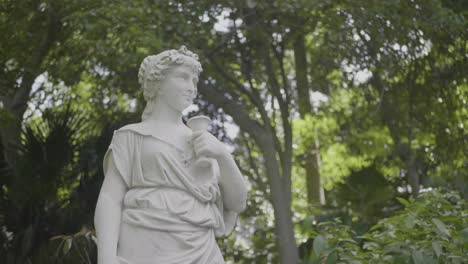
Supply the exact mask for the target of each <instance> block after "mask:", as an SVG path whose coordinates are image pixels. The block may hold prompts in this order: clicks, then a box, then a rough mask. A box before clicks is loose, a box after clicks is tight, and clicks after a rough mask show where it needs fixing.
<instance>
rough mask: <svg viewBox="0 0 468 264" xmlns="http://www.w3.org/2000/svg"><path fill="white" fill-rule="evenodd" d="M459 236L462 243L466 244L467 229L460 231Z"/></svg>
mask: <svg viewBox="0 0 468 264" xmlns="http://www.w3.org/2000/svg"><path fill="white" fill-rule="evenodd" d="M460 236H461V237H462V239H463V242H468V227H467V228H465V229H463V230H462V231H460Z"/></svg>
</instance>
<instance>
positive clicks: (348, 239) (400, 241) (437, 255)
mask: <svg viewBox="0 0 468 264" xmlns="http://www.w3.org/2000/svg"><path fill="white" fill-rule="evenodd" d="M397 199H398V201H399V202H400V203H402V204H403V205H404V206H405V208H404V209H403V210H401V211H399V212H398V213H397V214H396V215H394V216H392V217H389V218H385V219H383V220H381V221H379V222H378V223H377V224H376V225H374V226H373V227H372V228H371V229H370V230H369V231H368V232H367V233H365V234H364V235H362V236H355V234H354V233H353V231H352V230H351V229H350V227H349V226H346V225H343V224H341V223H340V222H339V221H338V220H336V221H334V222H326V223H320V224H318V225H316V226H315V227H314V228H315V232H316V234H317V235H316V237H315V238H314V240H313V246H312V248H313V250H311V252H310V254H309V256H307V257H306V258H304V261H303V263H311V264H312V263H327V264H328V263H398V264H400V263H412V264H423V263H424V264H431V263H466V261H467V260H468V208H467V204H468V203H467V202H466V201H465V200H463V199H462V198H461V197H460V195H458V194H457V193H454V192H449V193H441V192H440V191H439V190H433V191H430V192H426V193H423V194H421V195H420V196H419V197H418V198H417V199H416V200H414V199H412V198H410V200H405V199H403V198H397Z"/></svg>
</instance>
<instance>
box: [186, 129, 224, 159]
mask: <svg viewBox="0 0 468 264" xmlns="http://www.w3.org/2000/svg"><path fill="white" fill-rule="evenodd" d="M192 140H193V147H194V150H195V154H196V155H197V156H198V157H200V156H204V157H209V158H214V159H219V158H221V157H224V156H226V155H228V154H229V152H228V150H227V148H226V147H225V146H224V145H223V143H221V141H219V140H218V139H217V138H216V137H215V136H213V135H212V134H210V133H209V132H208V131H195V132H193V134H192Z"/></svg>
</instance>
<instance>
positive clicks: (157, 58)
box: [138, 46, 202, 120]
mask: <svg viewBox="0 0 468 264" xmlns="http://www.w3.org/2000/svg"><path fill="white" fill-rule="evenodd" d="M175 71H176V72H175ZM187 71H188V72H189V73H187ZM201 71H202V67H201V64H200V62H199V61H198V56H197V55H196V54H195V53H193V52H191V51H189V50H188V49H187V48H186V47H185V46H181V47H180V48H179V49H178V50H175V49H171V50H166V51H163V52H161V53H159V54H157V55H150V56H147V57H146V58H145V59H144V60H143V62H142V63H141V65H140V69H139V71H138V82H139V83H140V85H141V89H142V90H143V97H144V98H145V101H146V107H145V110H144V111H143V115H142V119H143V120H145V119H147V118H148V117H149V116H150V115H151V113H152V108H153V106H154V103H155V102H156V99H157V98H158V96H160V95H161V91H162V88H165V89H168V87H165V85H166V86H167V85H170V84H167V83H165V80H166V78H167V77H168V76H171V74H184V73H186V74H190V75H193V76H196V78H197V79H198V76H199V75H200V73H201ZM194 88H195V92H193V93H191V95H192V96H193V97H192V98H191V99H190V102H192V101H193V99H194V98H195V96H196V83H194ZM169 89H170V87H169Z"/></svg>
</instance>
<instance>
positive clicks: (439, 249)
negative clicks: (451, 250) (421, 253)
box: [432, 241, 442, 257]
mask: <svg viewBox="0 0 468 264" xmlns="http://www.w3.org/2000/svg"><path fill="white" fill-rule="evenodd" d="M432 249H434V252H435V254H436V256H437V257H440V255H441V254H442V246H441V245H440V244H439V243H437V242H435V241H434V242H432Z"/></svg>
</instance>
